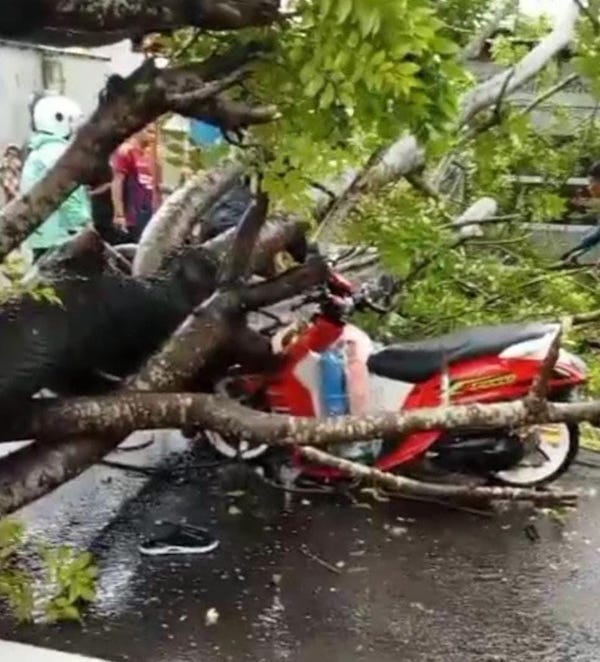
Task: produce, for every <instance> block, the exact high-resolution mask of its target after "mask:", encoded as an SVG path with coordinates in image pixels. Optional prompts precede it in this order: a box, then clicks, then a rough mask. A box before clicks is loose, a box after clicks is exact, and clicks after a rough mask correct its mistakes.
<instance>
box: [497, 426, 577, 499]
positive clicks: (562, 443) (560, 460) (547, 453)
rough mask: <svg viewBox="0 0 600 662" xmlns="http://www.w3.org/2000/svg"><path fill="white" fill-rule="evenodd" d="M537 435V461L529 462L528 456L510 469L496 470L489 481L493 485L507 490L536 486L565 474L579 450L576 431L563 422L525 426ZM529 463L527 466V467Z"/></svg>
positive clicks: (529, 456)
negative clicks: (498, 485)
mask: <svg viewBox="0 0 600 662" xmlns="http://www.w3.org/2000/svg"><path fill="white" fill-rule="evenodd" d="M528 429H529V430H533V431H534V434H537V436H538V441H537V444H536V446H537V452H536V453H535V454H536V456H537V458H536V459H537V461H538V463H539V461H540V459H541V461H542V463H541V464H538V465H537V466H534V465H533V464H532V463H531V460H532V459H534V458H532V454H529V455H527V456H525V458H523V460H522V461H521V462H520V463H519V464H518V465H517V466H515V467H513V468H512V469H506V470H504V471H497V472H495V473H493V474H491V476H490V478H491V480H492V481H493V482H494V483H497V484H501V485H506V486H509V487H536V486H541V485H546V484H548V483H551V482H553V481H555V480H556V479H557V478H559V477H560V476H562V474H564V473H565V471H567V469H568V468H569V467H570V466H571V463H572V462H573V460H574V459H575V457H576V456H577V452H578V450H579V428H578V426H577V425H568V424H566V423H551V424H546V425H533V426H529V428H528ZM528 461H529V464H528Z"/></svg>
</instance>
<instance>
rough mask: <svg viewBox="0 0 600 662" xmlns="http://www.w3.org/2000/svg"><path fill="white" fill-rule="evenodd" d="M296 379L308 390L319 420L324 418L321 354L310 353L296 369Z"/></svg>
mask: <svg viewBox="0 0 600 662" xmlns="http://www.w3.org/2000/svg"><path fill="white" fill-rule="evenodd" d="M294 376H295V377H296V379H297V380H298V381H299V382H300V383H301V384H302V386H304V388H306V389H308V391H309V393H310V398H311V400H312V405H313V411H314V412H315V416H316V417H317V418H321V416H322V411H323V410H322V407H321V397H320V395H321V378H320V377H321V370H320V354H317V353H316V352H309V353H308V354H307V355H306V357H305V358H304V359H302V361H300V363H298V365H297V366H296V367H295V368H294Z"/></svg>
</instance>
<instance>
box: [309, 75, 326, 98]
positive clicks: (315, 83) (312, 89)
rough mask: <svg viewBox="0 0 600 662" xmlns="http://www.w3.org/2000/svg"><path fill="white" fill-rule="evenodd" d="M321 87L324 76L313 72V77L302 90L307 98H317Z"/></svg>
mask: <svg viewBox="0 0 600 662" xmlns="http://www.w3.org/2000/svg"><path fill="white" fill-rule="evenodd" d="M323 85H325V76H323V74H321V73H319V72H316V71H315V73H314V76H313V77H312V79H311V80H310V81H309V83H308V85H307V86H306V87H305V88H304V95H305V96H307V97H315V96H317V94H318V93H319V91H320V90H321V88H322V87H323Z"/></svg>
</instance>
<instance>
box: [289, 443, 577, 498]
mask: <svg viewBox="0 0 600 662" xmlns="http://www.w3.org/2000/svg"><path fill="white" fill-rule="evenodd" d="M299 452H300V454H301V455H302V457H304V459H306V460H308V461H309V462H313V463H315V464H320V465H323V466H328V467H332V468H333V469H338V470H339V471H342V472H344V473H345V474H346V475H348V476H349V477H351V478H359V479H361V480H368V481H370V482H372V483H374V484H375V485H379V486H381V487H383V488H385V489H388V490H391V491H393V492H399V493H401V494H408V495H412V496H422V497H434V498H442V499H453V500H459V501H460V502H462V503H472V504H479V505H480V504H481V503H482V502H483V503H486V502H488V503H489V502H491V501H529V502H531V503H533V504H535V505H536V506H573V505H575V504H576V502H577V497H578V493H577V492H561V491H552V492H538V491H536V490H531V489H524V488H514V487H473V486H466V485H442V484H436V483H422V482H421V481H417V480H412V479H411V478H405V477H404V476H397V475H395V474H391V473H389V472H387V471H380V470H379V469H375V468H374V467H368V466H365V465H363V464H358V463H356V462H350V461H349V460H344V459H343V458H341V457H336V456H335V455H331V454H330V453H324V452H323V451H321V450H317V449H316V448H311V447H309V446H305V447H303V448H301V449H300V451H299Z"/></svg>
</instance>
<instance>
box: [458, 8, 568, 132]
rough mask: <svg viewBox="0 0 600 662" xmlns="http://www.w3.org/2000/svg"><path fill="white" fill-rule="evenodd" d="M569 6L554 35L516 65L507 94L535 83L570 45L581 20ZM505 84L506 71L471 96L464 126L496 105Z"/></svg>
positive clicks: (464, 107)
mask: <svg viewBox="0 0 600 662" xmlns="http://www.w3.org/2000/svg"><path fill="white" fill-rule="evenodd" d="M565 4H566V10H565V12H564V13H563V14H562V15H561V17H560V19H559V20H557V22H556V25H555V26H554V29H553V30H552V32H551V33H550V34H549V35H548V36H547V37H545V38H544V39H542V40H541V41H540V43H539V44H538V45H537V46H536V47H535V48H533V49H532V50H531V51H530V52H529V53H527V55H525V57H524V58H523V59H522V60H521V61H520V62H518V63H517V64H516V65H515V67H514V73H513V75H512V76H511V79H510V81H509V83H508V85H507V87H506V94H511V93H512V92H514V91H515V90H516V89H518V88H519V87H521V86H522V85H524V84H525V83H526V82H527V81H529V80H531V79H532V78H533V77H534V76H536V75H537V74H538V73H539V72H540V71H541V70H542V69H543V68H544V67H545V66H546V65H547V64H548V62H549V61H550V60H551V59H552V58H553V57H554V56H555V55H557V54H558V53H560V51H562V50H563V49H564V48H566V47H567V46H568V45H569V44H570V42H571V40H572V38H573V34H574V32H575V24H576V22H577V18H578V16H579V7H578V5H577V3H576V2H574V1H573V0H568V1H567V3H565ZM505 82H506V71H503V72H501V73H499V74H497V75H496V76H493V77H492V78H490V79H489V80H487V81H485V82H484V83H481V84H480V85H478V86H477V87H476V88H475V89H474V90H472V91H471V92H469V93H468V94H467V95H466V97H465V98H464V99H463V102H462V109H461V118H460V123H461V124H463V125H464V124H468V123H469V122H470V121H471V120H472V119H473V118H474V117H475V115H477V114H478V113H479V112H481V111H482V110H485V109H486V108H489V107H490V106H491V105H493V104H494V103H496V100H497V99H498V97H499V94H500V90H501V89H502V87H503V86H504V84H505Z"/></svg>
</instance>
